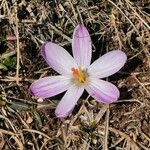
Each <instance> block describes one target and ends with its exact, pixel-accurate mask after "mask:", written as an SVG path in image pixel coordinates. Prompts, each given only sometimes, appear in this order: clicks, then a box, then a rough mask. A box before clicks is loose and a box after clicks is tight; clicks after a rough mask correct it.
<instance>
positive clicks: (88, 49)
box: [72, 25, 92, 69]
mask: <svg viewBox="0 0 150 150" xmlns="http://www.w3.org/2000/svg"><path fill="white" fill-rule="evenodd" d="M72 50H73V56H74V59H75V60H76V61H77V63H78V65H79V66H81V67H82V68H83V69H86V68H87V67H88V66H89V65H90V63H91V55H92V45H91V37H90V35H89V32H88V31H87V29H86V28H85V26H84V25H78V26H77V27H76V28H75V30H74V33H73V40H72Z"/></svg>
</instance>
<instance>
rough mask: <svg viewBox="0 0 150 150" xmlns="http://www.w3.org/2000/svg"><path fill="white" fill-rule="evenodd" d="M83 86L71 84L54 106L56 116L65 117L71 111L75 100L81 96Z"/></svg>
mask: <svg viewBox="0 0 150 150" xmlns="http://www.w3.org/2000/svg"><path fill="white" fill-rule="evenodd" d="M83 91H84V87H78V86H76V85H75V84H73V85H72V86H71V87H70V88H69V89H68V91H67V92H66V94H65V95H64V97H63V98H62V99H61V101H60V102H59V104H58V106H57V107H56V110H55V114H56V116H57V117H58V118H65V117H67V116H68V115H69V113H71V112H72V110H73V108H74V107H75V105H76V103H77V101H78V100H79V98H80V97H81V95H82V93H83Z"/></svg>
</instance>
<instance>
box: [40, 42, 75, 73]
mask: <svg viewBox="0 0 150 150" xmlns="http://www.w3.org/2000/svg"><path fill="white" fill-rule="evenodd" d="M41 52H42V56H43V57H44V59H45V60H46V62H47V63H48V64H49V65H50V67H52V68H53V69H54V70H55V71H57V72H58V73H60V74H62V75H67V74H70V73H71V69H72V68H73V67H76V68H77V64H76V62H75V60H74V59H73V57H72V56H71V55H70V54H69V53H68V52H67V51H66V50H65V49H64V48H62V47H61V46H59V45H57V44H54V43H51V42H47V43H45V44H43V46H42V51H41Z"/></svg>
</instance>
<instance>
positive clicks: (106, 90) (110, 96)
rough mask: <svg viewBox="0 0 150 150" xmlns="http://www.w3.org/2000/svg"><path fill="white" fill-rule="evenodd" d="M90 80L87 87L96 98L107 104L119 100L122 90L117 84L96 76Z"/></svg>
mask: <svg viewBox="0 0 150 150" xmlns="http://www.w3.org/2000/svg"><path fill="white" fill-rule="evenodd" d="M89 80H90V81H89V85H87V86H86V88H85V89H86V91H87V92H88V93H89V94H90V95H91V96H92V97H93V98H94V99H95V100H97V101H99V102H102V103H107V104H109V103H112V102H115V101H117V100H118V98H119V95H120V92H119V90H118V88H117V87H116V86H115V85H113V84H112V83H110V82H107V81H104V80H101V79H98V78H94V77H90V79H89Z"/></svg>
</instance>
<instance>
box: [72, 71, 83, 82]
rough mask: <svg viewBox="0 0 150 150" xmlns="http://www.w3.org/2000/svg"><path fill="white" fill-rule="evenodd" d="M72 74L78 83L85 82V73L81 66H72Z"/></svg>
mask: <svg viewBox="0 0 150 150" xmlns="http://www.w3.org/2000/svg"><path fill="white" fill-rule="evenodd" d="M71 71H72V75H73V77H74V78H75V81H76V82H77V83H78V84H83V83H85V82H86V74H85V72H84V71H83V70H81V68H79V69H77V68H72V69H71Z"/></svg>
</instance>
